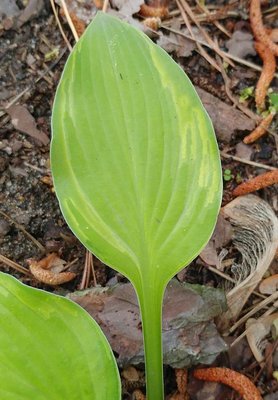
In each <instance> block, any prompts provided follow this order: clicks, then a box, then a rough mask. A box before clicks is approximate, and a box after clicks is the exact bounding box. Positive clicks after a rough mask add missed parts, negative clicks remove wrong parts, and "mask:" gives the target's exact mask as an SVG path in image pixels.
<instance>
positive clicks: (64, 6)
mask: <svg viewBox="0 0 278 400" xmlns="http://www.w3.org/2000/svg"><path fill="white" fill-rule="evenodd" d="M61 4H62V7H63V11H64V13H65V17H66V20H67V21H68V24H69V27H70V30H71V31H72V34H73V37H74V39H75V41H76V42H78V40H79V36H78V34H77V32H76V29H75V26H74V24H73V22H72V19H71V17H70V14H69V10H68V7H67V5H66V2H65V0H61Z"/></svg>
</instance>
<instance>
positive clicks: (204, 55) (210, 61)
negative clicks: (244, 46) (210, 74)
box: [177, 0, 221, 72]
mask: <svg viewBox="0 0 278 400" xmlns="http://www.w3.org/2000/svg"><path fill="white" fill-rule="evenodd" d="M177 5H178V7H179V9H180V11H181V15H182V17H183V20H184V22H185V25H186V27H187V29H188V30H189V32H190V35H191V37H192V39H195V35H194V33H193V30H192V28H191V25H190V22H189V19H188V17H187V14H186V12H185V11H184V9H183V7H182V4H181V3H180V1H179V0H177ZM195 42H196V45H197V48H198V50H199V52H200V54H201V55H202V56H203V57H204V58H205V59H206V60H207V61H208V63H209V64H211V65H212V66H213V67H214V68H215V69H216V70H217V71H219V72H221V71H220V68H219V66H218V65H217V63H216V62H215V60H214V59H213V58H212V57H211V56H210V55H209V54H208V53H207V52H206V51H205V49H203V47H202V45H201V44H200V43H199V42H197V41H195Z"/></svg>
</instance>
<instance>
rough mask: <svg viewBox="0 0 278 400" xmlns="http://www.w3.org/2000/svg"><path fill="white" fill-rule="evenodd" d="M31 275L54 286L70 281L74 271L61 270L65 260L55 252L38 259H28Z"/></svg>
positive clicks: (73, 276) (74, 275)
mask: <svg viewBox="0 0 278 400" xmlns="http://www.w3.org/2000/svg"><path fill="white" fill-rule="evenodd" d="M28 262H29V269H30V271H31V273H32V275H33V276H34V277H35V278H36V279H37V280H38V281H39V282H42V283H46V284H47V285H51V286H56V285H62V284H63V283H66V282H70V281H72V280H73V279H74V278H75V277H76V274H75V273H74V272H61V271H62V269H63V268H64V264H65V261H64V260H61V258H60V257H58V256H57V254H55V253H51V254H49V255H48V256H47V257H45V258H43V259H42V260H40V261H35V260H28Z"/></svg>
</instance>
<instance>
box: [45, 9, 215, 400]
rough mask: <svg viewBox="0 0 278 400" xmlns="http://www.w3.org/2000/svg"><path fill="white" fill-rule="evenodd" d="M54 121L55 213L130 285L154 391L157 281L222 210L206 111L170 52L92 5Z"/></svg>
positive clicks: (158, 394) (206, 233) (184, 258)
mask: <svg viewBox="0 0 278 400" xmlns="http://www.w3.org/2000/svg"><path fill="white" fill-rule="evenodd" d="M52 123H53V141H52V152H51V162H52V168H53V175H54V183H55V189H56V192H57V195H58V198H59V200H60V205H61V208H62V211H63V214H64V216H65V219H66V220H67V222H68V224H69V226H70V227H71V229H72V230H73V232H74V233H75V234H76V235H77V236H78V238H79V239H80V240H81V241H82V243H83V244H84V245H85V246H86V247H87V248H88V249H89V250H91V251H92V252H93V253H94V254H96V256H97V257H99V258H100V259H101V260H102V261H104V262H105V263H106V264H108V265H110V266H111V267H113V268H115V269H117V270H118V271H120V272H121V273H123V274H124V275H126V276H127V277H128V278H129V279H130V280H131V281H132V283H133V284H134V286H135V288H136V291H137V294H138V297H139V301H140V305H141V312H142V319H143V327H144V340H145V351H146V362H147V372H148V375H147V385H148V394H149V396H148V398H149V400H156V399H161V398H162V397H163V394H162V389H161V386H162V385H161V376H162V366H161V342H160V329H161V301H162V296H163V292H164V288H165V285H166V284H167V282H168V280H169V279H170V278H171V277H172V276H173V275H174V274H176V273H177V272H178V271H179V270H180V269H181V268H182V267H183V266H185V265H186V264H188V263H189V262H190V261H191V260H192V259H193V258H195V257H196V255H197V254H198V253H199V252H200V250H201V249H202V248H203V246H204V245H205V244H206V242H207V241H208V239H209V237H210V235H211V233H212V230H213V227H214V225H215V220H216V216H217V213H218V210H219V204H220V198H221V176H220V174H221V172H220V162H219V154H218V148H217V144H216V140H215V135H214V132H213V128H212V125H211V121H210V119H209V117H208V115H207V113H206V112H205V110H204V108H203V106H202V104H201V102H200V99H199V98H198V96H197V94H196V92H195V90H194V88H193V86H192V84H191V83H190V81H189V79H188V78H187V77H186V75H185V74H184V72H183V71H182V70H181V68H179V66H178V65H177V64H176V63H175V62H174V61H173V60H172V59H171V58H170V57H169V56H168V55H167V53H165V52H164V51H163V50H162V49H160V48H159V47H158V46H156V45H155V44H153V43H152V42H151V40H149V39H148V38H147V37H146V36H145V35H144V34H142V33H141V32H139V31H137V30H136V29H135V28H133V27H131V26H129V25H128V24H126V23H123V22H120V21H118V20H117V19H116V18H113V17H111V16H107V15H104V14H101V13H100V14H98V15H97V17H96V18H95V20H94V21H93V22H92V23H91V25H90V26H89V27H88V29H87V30H86V32H85V34H84V35H83V36H82V38H81V39H80V41H79V42H78V44H77V45H76V47H75V48H74V51H73V52H72V54H71V55H70V57H69V60H68V62H67V64H66V67H65V70H64V73H63V76H62V79H61V82H60V85H59V87H58V90H57V95H56V99H55V104H54V110H53V120H52Z"/></svg>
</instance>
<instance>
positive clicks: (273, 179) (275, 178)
mask: <svg viewBox="0 0 278 400" xmlns="http://www.w3.org/2000/svg"><path fill="white" fill-rule="evenodd" d="M275 183H278V169H275V170H274V171H269V172H265V173H263V174H261V175H258V176H256V177H255V178H253V179H250V180H248V181H246V182H243V183H241V184H240V185H238V186H237V187H236V188H235V189H234V191H233V195H234V196H244V195H245V194H248V193H252V192H255V191H257V190H261V189H263V188H265V187H268V186H271V185H274V184H275Z"/></svg>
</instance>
